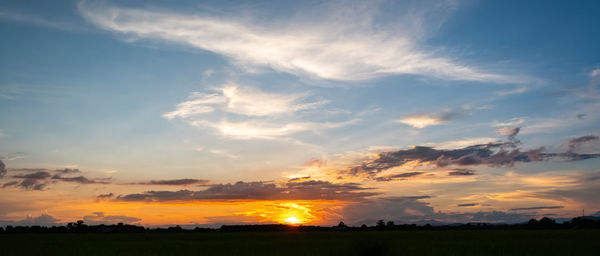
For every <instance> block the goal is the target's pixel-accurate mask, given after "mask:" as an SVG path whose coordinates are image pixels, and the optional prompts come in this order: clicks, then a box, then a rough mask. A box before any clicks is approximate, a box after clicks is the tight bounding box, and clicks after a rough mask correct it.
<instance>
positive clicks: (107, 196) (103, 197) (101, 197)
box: [96, 192, 115, 201]
mask: <svg viewBox="0 0 600 256" xmlns="http://www.w3.org/2000/svg"><path fill="white" fill-rule="evenodd" d="M114 197H115V194H114V193H112V192H111V193H108V194H100V195H98V196H96V201H108V200H110V199H113V198H114Z"/></svg>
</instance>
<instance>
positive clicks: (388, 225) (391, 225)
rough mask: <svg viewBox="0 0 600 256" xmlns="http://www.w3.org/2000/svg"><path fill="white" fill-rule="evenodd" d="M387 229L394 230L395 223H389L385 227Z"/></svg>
mask: <svg viewBox="0 0 600 256" xmlns="http://www.w3.org/2000/svg"><path fill="white" fill-rule="evenodd" d="M385 226H386V227H387V228H389V229H392V228H394V222H393V221H388V222H387V224H386V225H385Z"/></svg>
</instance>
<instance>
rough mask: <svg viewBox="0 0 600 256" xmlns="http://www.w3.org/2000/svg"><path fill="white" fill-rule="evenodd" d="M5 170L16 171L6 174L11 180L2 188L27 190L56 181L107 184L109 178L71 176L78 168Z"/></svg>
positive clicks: (43, 187) (36, 188)
mask: <svg viewBox="0 0 600 256" xmlns="http://www.w3.org/2000/svg"><path fill="white" fill-rule="evenodd" d="M7 172H11V173H16V174H14V175H10V176H8V178H9V179H11V181H9V182H7V183H4V184H3V185H2V188H7V187H20V188H23V189H27V190H44V189H45V188H46V187H47V186H48V185H49V184H50V183H52V182H56V181H62V182H73V183H79V184H109V183H110V181H109V180H110V178H109V179H90V178H87V177H85V176H82V175H79V176H71V175H73V174H78V173H81V171H79V169H71V168H64V169H56V170H50V169H42V168H34V169H30V168H20V169H8V170H7Z"/></svg>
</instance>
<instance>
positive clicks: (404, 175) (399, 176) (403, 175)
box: [374, 172, 424, 181]
mask: <svg viewBox="0 0 600 256" xmlns="http://www.w3.org/2000/svg"><path fill="white" fill-rule="evenodd" d="M423 173H424V172H405V173H400V174H394V175H388V176H383V177H381V176H380V177H376V178H374V179H375V180H376V181H392V180H405V179H407V178H410V177H414V176H419V175H421V174H423Z"/></svg>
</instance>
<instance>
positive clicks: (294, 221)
mask: <svg viewBox="0 0 600 256" xmlns="http://www.w3.org/2000/svg"><path fill="white" fill-rule="evenodd" d="M285 222H287V223H289V224H298V223H300V220H299V219H298V218H296V217H294V216H292V217H289V218H287V219H285Z"/></svg>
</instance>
